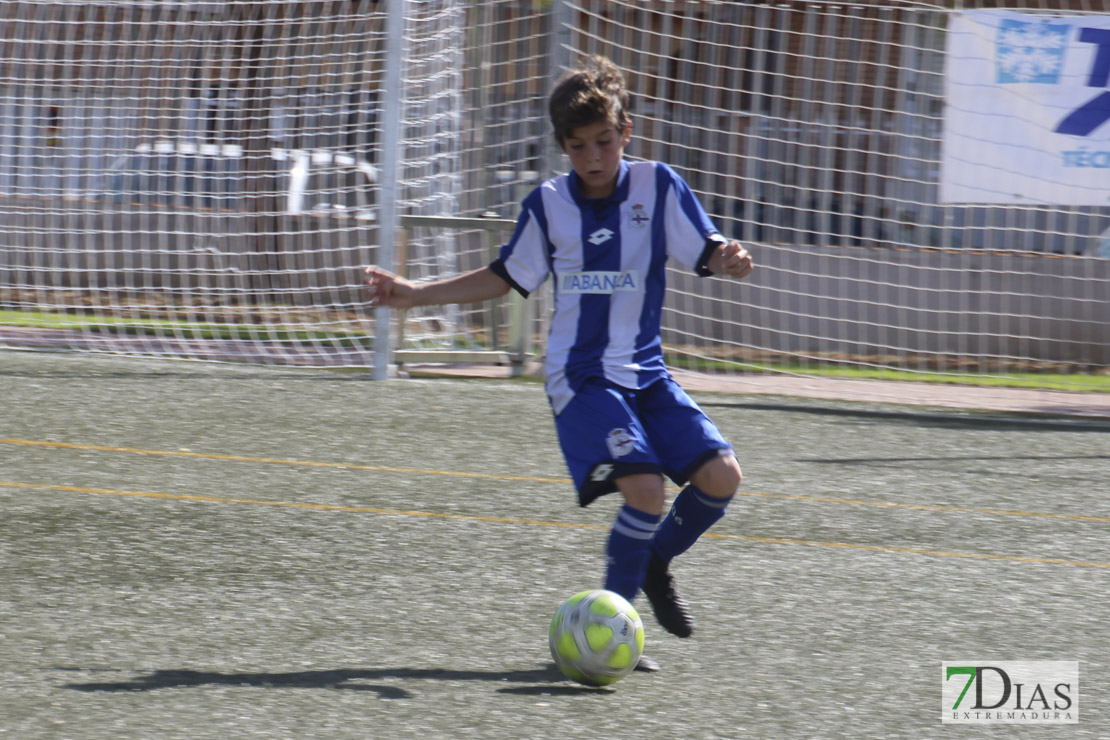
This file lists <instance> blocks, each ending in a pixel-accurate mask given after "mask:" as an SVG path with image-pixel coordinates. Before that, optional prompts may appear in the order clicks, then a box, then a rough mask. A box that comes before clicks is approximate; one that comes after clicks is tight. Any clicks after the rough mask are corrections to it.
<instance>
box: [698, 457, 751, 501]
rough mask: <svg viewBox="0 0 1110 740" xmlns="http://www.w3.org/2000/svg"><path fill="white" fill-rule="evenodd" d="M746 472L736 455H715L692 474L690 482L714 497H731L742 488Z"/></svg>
mask: <svg viewBox="0 0 1110 740" xmlns="http://www.w3.org/2000/svg"><path fill="white" fill-rule="evenodd" d="M743 481H744V474H743V473H742V472H741V471H740V463H739V462H738V461H737V460H736V456H735V455H725V456H723V457H715V458H713V459H712V460H710V461H708V462H707V463H705V464H704V465H702V466H701V467H700V468H698V469H697V470H696V471H695V472H694V474H693V475H691V476H690V482H691V483H693V484H694V485H695V486H697V487H698V489H699V490H701V491H703V492H705V493H706V494H707V495H709V496H712V497H714V498H730V497H731V496H732V495H733V494H735V493H736V491H737V490H738V489H739V488H740V484H741V483H742V482H743Z"/></svg>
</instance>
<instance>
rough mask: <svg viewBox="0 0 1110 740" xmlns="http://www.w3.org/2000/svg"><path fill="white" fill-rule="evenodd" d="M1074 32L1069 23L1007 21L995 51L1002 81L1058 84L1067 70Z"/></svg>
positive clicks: (999, 30)
mask: <svg viewBox="0 0 1110 740" xmlns="http://www.w3.org/2000/svg"><path fill="white" fill-rule="evenodd" d="M1070 29H1071V26H1069V25H1067V24H1057V23H1026V22H1024V21H1015V20H1010V19H1005V20H1003V21H1002V24H1001V25H1000V26H999V27H998V44H997V49H996V52H995V64H996V65H997V67H998V82H999V83H1000V84H1007V83H1015V82H1038V83H1042V84H1048V85H1055V84H1056V83H1057V82H1059V81H1060V70H1062V69H1063V67H1064V52H1065V51H1066V50H1067V48H1068V31H1069V30H1070Z"/></svg>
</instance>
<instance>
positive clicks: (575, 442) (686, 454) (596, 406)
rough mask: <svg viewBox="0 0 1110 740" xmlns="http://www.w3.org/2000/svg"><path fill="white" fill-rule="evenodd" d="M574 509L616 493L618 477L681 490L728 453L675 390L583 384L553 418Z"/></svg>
mask: <svg viewBox="0 0 1110 740" xmlns="http://www.w3.org/2000/svg"><path fill="white" fill-rule="evenodd" d="M555 431H556V433H557V434H558V437H559V445H560V446H561V447H562V450H563V457H565V458H566V461H567V467H568V468H569V469H570V474H571V477H572V478H573V479H574V485H575V487H576V488H577V489H578V503H579V504H580V505H581V506H586V505H587V504H589V503H591V502H592V501H594V500H595V499H597V498H598V497H599V496H602V495H604V494H606V493H612V492H614V491H616V490H617V485H616V483H615V481H616V479H617V478H621V477H623V476H626V475H633V474H636V473H660V474H662V475H665V476H667V477H668V478H670V479H671V480H672V481H674V482H675V484H676V485H679V486H682V485H685V483H686V481H687V480H689V478H690V475H691V474H693V473H694V472H695V471H696V470H697V469H698V468H700V467H701V466H702V465H703V464H705V463H706V462H708V461H709V460H711V459H713V458H714V457H719V456H721V455H726V454H731V452H732V446H731V445H730V444H729V443H728V441H726V440H725V438H724V437H722V436H721V432H720V431H719V430H718V429H717V426H716V425H715V424H714V423H713V422H712V421H711V420H710V418H709V417H708V416H706V415H705V412H704V411H702V410H701V408H699V407H698V405H697V404H696V403H695V402H694V399H692V398H690V396H689V395H688V394H687V393H686V391H684V390H682V388H681V387H680V386H679V385H678V383H676V382H674V381H673V380H671V379H670V378H663V379H661V380H657V381H656V382H654V383H652V384H651V385H649V386H648V387H647V388H642V389H640V390H629V389H627V388H622V387H620V386H617V385H614V384H612V383H610V382H608V381H606V380H603V379H600V378H597V379H591V380H589V381H587V383H586V384H585V386H584V387H583V388H581V389H580V390H579V391H577V392H576V393H575V395H574V398H573V399H571V401H570V403H569V404H567V406H566V407H565V408H564V409H563V410H562V412H560V413H559V414H558V415H557V416H556V417H555Z"/></svg>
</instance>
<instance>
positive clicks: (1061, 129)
mask: <svg viewBox="0 0 1110 740" xmlns="http://www.w3.org/2000/svg"><path fill="white" fill-rule="evenodd" d="M1079 40H1080V41H1081V42H1083V43H1085V44H1094V45H1095V46H1096V47H1097V48H1096V50H1095V61H1094V64H1092V65H1091V74H1090V76H1089V77H1087V87H1106V86H1107V84H1110V30H1107V29H1103V28H1081V29H1079ZM1107 121H1110V92H1101V93H1099V94H1098V95H1096V96H1094V97H1093V98H1091V99H1090V100H1088V101H1087V102H1086V103H1084V104H1083V105H1081V106H1079V107H1078V108H1076V109H1075V110H1073V111H1072V112H1071V113H1069V114H1068V115H1067V117H1066V118H1064V120H1062V121H1060V125H1059V126H1057V127H1056V132H1057V133H1060V134H1071V135H1072V136H1090V134H1091V133H1092V132H1093V131H1094V130H1095V129H1096V128H1098V127H1099V126H1101V125H1102V124H1104V123H1106V122H1107ZM1103 154H1105V152H1103Z"/></svg>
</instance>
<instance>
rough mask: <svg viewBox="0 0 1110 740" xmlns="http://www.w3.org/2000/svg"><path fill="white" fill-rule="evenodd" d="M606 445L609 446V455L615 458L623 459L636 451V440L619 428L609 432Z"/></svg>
mask: <svg viewBox="0 0 1110 740" xmlns="http://www.w3.org/2000/svg"><path fill="white" fill-rule="evenodd" d="M605 443H606V444H607V445H609V454H610V455H612V456H613V457H623V456H624V455H627V454H628V453H630V452H632V450H634V449H636V438H635V437H633V436H632V435H631V434H629V433H628V431H627V430H625V429H621V428H619V427H618V428H617V429H614V430H612V431H611V432H609V436H608V437H606V438H605Z"/></svg>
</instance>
